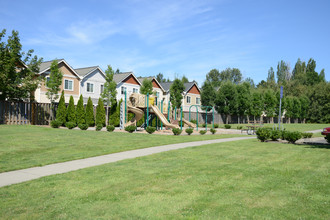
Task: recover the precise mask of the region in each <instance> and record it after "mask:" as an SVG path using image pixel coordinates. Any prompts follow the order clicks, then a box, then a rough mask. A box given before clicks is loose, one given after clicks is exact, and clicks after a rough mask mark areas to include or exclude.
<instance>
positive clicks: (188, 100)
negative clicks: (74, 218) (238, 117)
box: [187, 96, 191, 104]
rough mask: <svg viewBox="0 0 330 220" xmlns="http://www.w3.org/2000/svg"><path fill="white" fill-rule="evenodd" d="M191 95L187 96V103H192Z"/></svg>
mask: <svg viewBox="0 0 330 220" xmlns="http://www.w3.org/2000/svg"><path fill="white" fill-rule="evenodd" d="M190 99H191V98H190V96H187V103H188V104H190Z"/></svg>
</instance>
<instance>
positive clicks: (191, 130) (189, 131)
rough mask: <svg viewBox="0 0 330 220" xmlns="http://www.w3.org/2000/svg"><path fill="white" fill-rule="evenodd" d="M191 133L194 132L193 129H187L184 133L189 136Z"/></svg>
mask: <svg viewBox="0 0 330 220" xmlns="http://www.w3.org/2000/svg"><path fill="white" fill-rule="evenodd" d="M193 132H194V129H193V128H187V129H186V133H187V134H188V135H191V134H192V133H193Z"/></svg>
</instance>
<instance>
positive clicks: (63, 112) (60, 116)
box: [56, 90, 66, 125]
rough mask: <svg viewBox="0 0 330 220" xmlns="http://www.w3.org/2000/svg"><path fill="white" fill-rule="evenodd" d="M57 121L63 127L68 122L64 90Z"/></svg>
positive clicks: (57, 112)
mask: <svg viewBox="0 0 330 220" xmlns="http://www.w3.org/2000/svg"><path fill="white" fill-rule="evenodd" d="M56 120H58V121H60V122H61V125H63V124H64V123H65V122H66V107H65V98H64V90H63V91H62V94H61V98H60V101H59V103H58V106H57V111H56Z"/></svg>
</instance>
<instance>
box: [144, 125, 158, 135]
mask: <svg viewBox="0 0 330 220" xmlns="http://www.w3.org/2000/svg"><path fill="white" fill-rule="evenodd" d="M146 131H147V132H148V133H149V134H152V133H154V132H155V131H156V128H155V127H151V126H148V127H147V128H146Z"/></svg>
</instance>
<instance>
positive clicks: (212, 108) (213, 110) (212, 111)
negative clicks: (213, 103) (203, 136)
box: [212, 107, 214, 129]
mask: <svg viewBox="0 0 330 220" xmlns="http://www.w3.org/2000/svg"><path fill="white" fill-rule="evenodd" d="M212 115H213V124H212V128H213V129H214V107H213V108H212Z"/></svg>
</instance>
